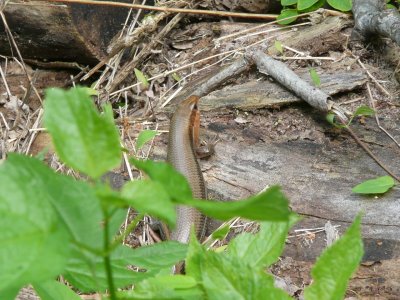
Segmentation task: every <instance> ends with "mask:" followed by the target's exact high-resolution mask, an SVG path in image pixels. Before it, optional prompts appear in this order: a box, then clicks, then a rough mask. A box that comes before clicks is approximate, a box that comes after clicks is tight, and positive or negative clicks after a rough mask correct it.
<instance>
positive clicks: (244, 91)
mask: <svg viewBox="0 0 400 300" xmlns="http://www.w3.org/2000/svg"><path fill="white" fill-rule="evenodd" d="M317 72H318V74H319V77H320V79H321V86H320V89H321V90H322V91H324V92H325V93H327V94H328V95H330V96H332V95H334V94H337V93H341V92H347V91H351V90H354V89H357V88H360V87H361V86H362V85H364V84H365V82H366V81H367V76H366V75H365V74H364V73H363V72H362V71H361V70H354V71H348V72H343V71H338V72H334V73H331V72H327V71H326V70H322V69H318V70H317ZM298 75H299V76H300V78H302V79H303V80H305V81H306V82H308V83H311V77H310V75H309V73H308V71H304V70H301V71H299V72H298ZM300 101H302V100H301V99H300V98H299V97H297V96H296V95H294V94H293V93H292V92H290V91H288V90H287V89H285V88H284V87H282V86H281V85H279V84H277V83H275V82H271V81H269V80H259V81H250V82H246V83H243V84H237V85H234V86H227V87H224V88H222V89H220V90H218V91H214V92H212V93H210V94H209V95H207V96H205V97H203V98H202V100H201V102H200V109H201V110H202V111H212V110H221V109H222V110H227V109H232V108H234V109H240V110H253V109H257V108H271V107H277V106H282V105H287V104H290V103H295V102H300Z"/></svg>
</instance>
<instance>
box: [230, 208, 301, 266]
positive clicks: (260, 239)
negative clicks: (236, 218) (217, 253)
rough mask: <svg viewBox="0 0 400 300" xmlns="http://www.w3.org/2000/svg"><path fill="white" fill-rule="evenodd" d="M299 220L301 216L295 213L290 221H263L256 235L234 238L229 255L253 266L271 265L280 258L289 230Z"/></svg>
mask: <svg viewBox="0 0 400 300" xmlns="http://www.w3.org/2000/svg"><path fill="white" fill-rule="evenodd" d="M298 220H299V217H298V216H297V215H295V214H293V215H291V216H290V218H289V220H288V221H283V222H261V224H260V225H261V228H260V231H259V232H258V233H257V234H256V235H254V234H249V233H243V234H241V235H239V236H237V237H236V238H235V239H233V240H232V241H231V242H230V243H229V247H228V252H227V256H229V257H231V258H232V259H240V260H241V261H242V262H245V263H246V264H248V265H249V266H251V267H253V268H257V267H258V268H266V267H269V266H270V265H271V264H273V263H274V262H276V261H277V260H278V258H279V256H280V255H281V253H282V251H283V247H284V245H285V240H286V236H287V234H288V231H289V229H290V228H291V227H292V226H293V225H294V223H296V222H297V221H298ZM272 233H273V234H272Z"/></svg>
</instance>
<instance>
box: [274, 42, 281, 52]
mask: <svg viewBox="0 0 400 300" xmlns="http://www.w3.org/2000/svg"><path fill="white" fill-rule="evenodd" d="M274 46H275V49H276V50H278V51H279V53H281V54H283V47H282V43H281V42H280V41H275V43H274Z"/></svg>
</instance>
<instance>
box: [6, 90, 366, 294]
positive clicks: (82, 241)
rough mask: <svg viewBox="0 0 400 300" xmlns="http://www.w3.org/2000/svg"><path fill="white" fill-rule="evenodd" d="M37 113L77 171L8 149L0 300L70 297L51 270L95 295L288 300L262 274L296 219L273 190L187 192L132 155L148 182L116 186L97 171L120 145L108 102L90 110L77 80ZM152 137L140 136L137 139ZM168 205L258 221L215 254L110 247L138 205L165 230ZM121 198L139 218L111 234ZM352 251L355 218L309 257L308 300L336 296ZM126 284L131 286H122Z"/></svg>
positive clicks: (157, 166)
mask: <svg viewBox="0 0 400 300" xmlns="http://www.w3.org/2000/svg"><path fill="white" fill-rule="evenodd" d="M44 121H45V125H46V128H47V129H48V131H49V132H50V134H51V135H52V138H53V143H54V146H55V149H56V152H57V154H58V156H59V157H60V158H61V159H62V160H63V161H64V162H65V164H66V165H67V166H69V167H72V168H74V169H76V170H78V171H80V172H81V173H83V174H85V175H86V176H87V177H88V180H86V181H81V180H75V179H73V178H71V177H69V176H65V175H62V174H58V173H56V172H54V171H53V170H51V169H50V168H49V167H47V166H46V165H45V164H44V163H43V162H41V161H40V160H38V159H36V158H32V157H27V156H23V155H18V154H10V155H9V157H8V159H7V161H6V162H4V163H3V164H2V165H1V166H0V191H1V192H0V228H1V230H0V266H1V272H0V295H1V299H2V300H3V299H4V300H8V299H14V297H15V295H16V294H17V293H18V291H19V289H20V288H21V287H23V286H25V285H27V284H32V286H33V287H34V289H35V290H36V292H37V293H38V294H39V296H40V297H41V299H44V300H46V299H79V297H78V296H77V295H76V294H75V293H74V292H73V291H72V290H71V289H70V288H69V287H67V286H65V285H63V284H62V283H60V282H59V281H57V280H56V278H57V276H59V275H62V276H63V278H64V279H66V280H67V281H68V282H69V283H70V284H71V285H72V286H73V287H74V288H76V289H79V290H80V291H81V292H94V291H97V292H99V293H106V294H107V296H105V297H106V298H107V297H109V298H110V299H205V298H210V299H219V298H222V297H224V298H225V297H226V296H229V298H230V299H250V298H251V299H265V298H266V297H267V298H270V299H290V297H289V296H288V295H287V294H286V293H285V292H284V291H282V290H280V289H278V288H276V287H275V286H274V282H273V277H272V276H271V275H269V274H267V273H265V272H264V269H265V268H266V267H268V266H270V265H271V264H272V263H274V262H275V261H276V260H277V259H278V257H279V255H280V254H281V252H282V249H283V247H284V243H285V239H286V236H287V233H288V230H289V229H290V227H291V226H292V225H293V224H294V223H295V222H296V220H297V219H298V216H297V215H296V214H294V213H292V212H291V211H290V210H289V208H288V201H287V199H286V198H285V196H284V195H283V194H282V192H281V191H280V188H279V187H276V186H275V187H272V188H270V189H268V190H267V191H266V192H263V193H261V194H259V195H257V196H253V197H250V198H248V199H245V200H240V201H237V202H232V203H225V202H213V201H205V200H198V199H192V194H191V190H190V187H189V185H188V183H187V181H186V180H185V178H184V177H183V176H182V175H180V174H179V173H177V172H175V171H174V170H173V169H172V167H170V166H169V165H168V164H166V163H160V162H158V163H157V162H153V161H141V160H137V159H132V163H133V164H134V165H135V166H136V167H137V168H138V169H140V170H142V171H143V172H145V173H146V174H147V175H148V179H143V180H136V181H133V182H129V183H127V184H126V185H125V186H124V187H123V188H122V190H121V191H120V192H117V191H114V190H112V189H111V188H110V187H109V186H108V185H107V183H104V182H102V180H101V175H103V174H104V173H105V172H107V171H109V170H111V169H112V168H114V167H116V166H117V165H118V164H119V163H120V158H121V151H122V149H121V147H120V143H119V137H118V132H117V129H116V127H115V125H114V121H113V116H112V110H111V107H110V106H105V107H104V108H103V112H102V113H99V112H98V111H97V110H96V108H95V106H94V104H93V103H92V101H91V98H90V96H89V94H88V91H87V89H83V88H75V89H71V90H69V91H66V92H65V91H62V90H60V89H49V90H48V91H47V94H46V100H45V120H44ZM154 134H155V133H146V134H144V135H143V137H142V138H141V141H140V144H141V145H142V144H143V143H144V141H146V140H149V139H150V138H152V137H153V136H154ZM137 147H138V149H139V148H140V147H141V146H137ZM177 204H180V205H182V204H184V205H191V206H194V207H197V208H198V209H199V210H201V211H202V212H203V213H204V214H206V215H208V216H211V217H214V218H218V219H221V220H228V219H230V218H232V217H235V216H241V217H244V218H248V219H252V220H257V221H260V222H261V229H260V231H259V233H257V234H255V235H251V234H241V235H239V236H237V237H236V238H234V239H233V240H232V241H231V242H230V243H229V245H228V246H227V247H226V251H222V250H223V249H222V250H221V249H220V251H218V252H217V251H212V250H211V251H206V250H205V248H204V246H202V245H200V244H199V243H198V242H197V240H196V239H195V238H192V240H191V242H190V244H189V245H184V244H180V243H177V242H174V241H166V242H162V243H158V244H155V245H151V246H144V247H140V248H136V249H131V248H129V247H127V246H124V245H122V244H121V241H122V240H123V239H124V238H125V237H126V235H127V234H128V233H129V231H130V230H132V229H133V228H134V227H136V225H137V224H138V223H139V221H140V220H141V219H142V217H143V215H144V214H151V215H154V216H156V217H157V218H159V219H160V220H162V221H164V222H165V223H167V224H168V225H169V226H171V227H173V226H174V225H175V206H176V205H177ZM128 206H131V207H133V208H134V209H135V210H136V211H137V212H138V215H137V217H136V218H135V219H134V220H133V221H132V223H131V224H130V225H128V228H126V229H125V231H124V232H122V233H120V234H119V233H118V231H119V227H120V224H121V223H122V222H123V219H124V217H125V214H126V208H127V207H128ZM224 232H225V233H226V230H225V231H224V230H222V231H221V232H220V237H221V236H222V234H223V233H224ZM217 236H218V235H217ZM362 253H363V250H362V242H361V236H360V217H358V218H357V219H356V221H355V222H354V224H353V225H352V226H351V227H350V228H349V230H348V231H347V233H346V234H344V236H343V237H342V238H341V239H340V240H339V241H338V242H337V243H335V244H334V245H333V246H332V247H331V248H329V249H328V250H326V251H325V252H324V254H322V256H321V257H320V259H319V261H318V262H317V264H316V266H315V268H314V271H313V277H314V283H313V284H312V285H311V286H310V287H309V288H308V289H307V290H308V291H306V296H307V295H308V296H307V299H340V298H341V297H342V296H343V295H344V292H345V287H346V283H347V281H348V279H349V278H350V275H351V274H352V273H353V272H354V271H355V269H356V267H357V265H358V263H359V261H360V259H361V257H362ZM185 258H186V271H187V273H186V275H176V276H173V275H171V274H170V270H171V266H173V265H174V264H176V263H177V262H179V261H182V260H183V259H185ZM127 266H136V267H138V268H139V269H140V270H141V271H140V272H135V271H132V270H131V269H128V268H127ZM132 284H134V286H135V288H134V289H133V290H130V289H128V287H129V286H130V285H132ZM121 289H124V290H121ZM316 297H317V298H316Z"/></svg>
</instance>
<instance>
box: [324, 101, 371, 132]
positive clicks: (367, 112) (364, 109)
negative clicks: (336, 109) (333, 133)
mask: <svg viewBox="0 0 400 300" xmlns="http://www.w3.org/2000/svg"><path fill="white" fill-rule="evenodd" d="M374 113H375V110H373V109H372V108H370V107H369V106H367V105H361V106H359V107H358V108H357V109H356V111H355V112H354V113H353V115H352V116H351V118H350V120H349V121H348V122H347V124H343V123H342V122H341V121H340V120H339V122H337V120H336V114H335V113H333V112H329V113H328V114H327V115H326V120H327V121H328V122H329V123H330V124H332V125H333V126H335V127H337V128H346V127H348V126H350V124H351V123H352V122H353V120H354V118H356V117H370V116H372V115H374Z"/></svg>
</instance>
